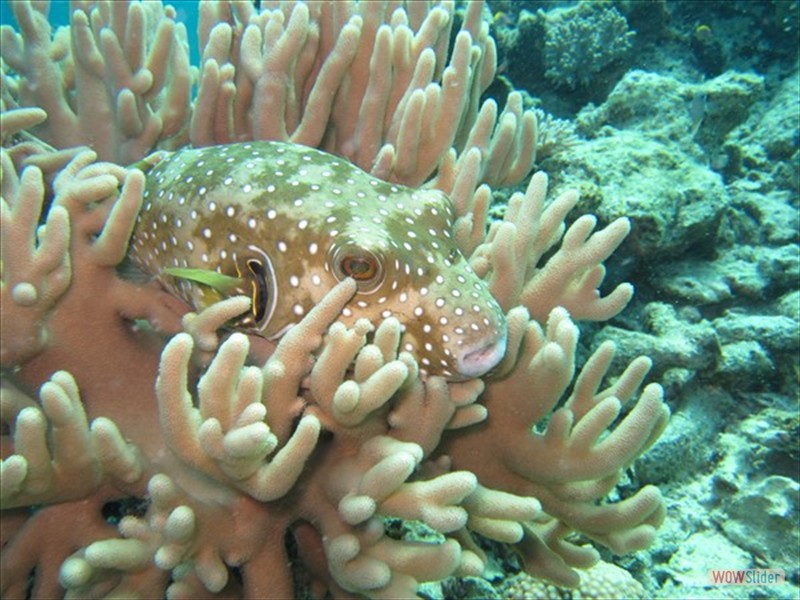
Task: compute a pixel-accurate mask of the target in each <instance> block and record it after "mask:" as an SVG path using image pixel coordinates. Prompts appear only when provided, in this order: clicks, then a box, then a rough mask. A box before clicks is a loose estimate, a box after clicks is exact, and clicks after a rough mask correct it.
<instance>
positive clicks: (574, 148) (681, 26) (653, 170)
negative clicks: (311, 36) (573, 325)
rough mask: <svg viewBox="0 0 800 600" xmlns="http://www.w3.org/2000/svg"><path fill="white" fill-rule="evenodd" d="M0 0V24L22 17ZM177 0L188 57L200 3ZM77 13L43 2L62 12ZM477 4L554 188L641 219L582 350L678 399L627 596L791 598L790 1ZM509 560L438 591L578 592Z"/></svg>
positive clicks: (794, 225) (798, 465) (799, 11)
mask: <svg viewBox="0 0 800 600" xmlns="http://www.w3.org/2000/svg"><path fill="white" fill-rule="evenodd" d="M7 2H8V0H4V1H3V3H2V4H0V8H1V9H2V18H0V22H2V23H3V24H6V23H11V24H13V18H12V16H11V14H10V13H11V11H10V10H9V6H8V4H7ZM169 4H172V5H173V6H175V7H176V8H177V11H178V19H179V20H181V21H183V22H184V23H186V24H187V30H188V31H189V35H190V48H191V52H192V56H191V58H192V63H193V64H197V62H198V56H197V43H196V37H195V36H196V34H195V30H196V26H197V14H196V11H195V8H194V7H195V3H194V2H193V1H192V2H169ZM68 10H69V5H68V3H67V2H52V3H51V12H50V16H51V20H52V22H53V23H54V24H56V25H58V24H66V23H67V22H68V17H67V15H68ZM487 10H488V11H489V13H490V14H487V18H490V19H491V21H492V35H493V37H494V38H495V40H496V41H497V46H498V64H499V65H500V67H499V73H500V75H499V77H498V78H497V80H496V81H495V83H494V84H493V85H492V86H491V87H490V89H489V90H488V91H487V95H488V96H491V97H494V98H496V99H497V100H498V103H499V104H500V105H502V104H503V103H504V100H505V97H506V96H507V94H508V93H509V92H510V91H512V90H519V91H522V92H523V93H524V94H525V101H526V103H527V104H526V107H536V108H537V109H539V111H540V112H539V116H540V127H541V130H540V134H539V135H540V141H541V144H540V149H539V155H538V158H537V170H543V171H545V172H547V173H548V175H549V177H550V181H551V196H552V197H555V196H557V195H558V194H559V193H560V192H562V191H564V190H566V189H569V188H577V189H578V190H579V192H580V196H581V200H580V202H579V204H578V207H577V209H576V210H575V211H574V212H576V213H578V214H583V213H592V214H595V215H597V216H598V219H599V221H600V223H601V224H607V223H610V222H612V221H613V220H614V219H616V218H617V217H620V216H627V217H629V218H630V219H631V221H632V223H633V231H632V234H631V235H630V236H629V237H628V239H627V240H626V241H625V242H624V244H623V245H622V246H621V248H620V249H619V250H618V251H617V252H616V253H615V254H614V255H613V257H612V258H611V259H610V260H609V261H608V262H607V263H606V265H607V267H608V270H609V275H608V277H607V281H606V283H605V286H606V287H607V289H609V290H610V289H613V288H614V286H615V285H617V284H618V283H619V282H621V281H630V282H632V283H633V284H634V286H635V288H636V295H635V297H634V299H633V301H632V302H631V304H630V305H629V306H628V308H627V309H626V310H625V311H624V312H623V313H622V314H621V315H619V316H618V317H616V318H615V319H612V320H611V321H610V322H608V323H602V324H598V325H592V324H585V325H584V326H583V327H582V336H581V341H580V345H581V352H582V354H583V355H584V357H586V356H588V355H589V354H590V352H591V351H592V350H593V349H594V348H596V347H597V346H598V345H599V344H601V343H602V342H603V341H605V340H614V341H615V342H616V343H617V344H618V348H619V351H618V355H617V357H616V359H615V360H616V361H617V362H618V363H619V364H620V365H621V364H626V363H627V362H630V360H632V359H633V358H634V357H636V356H639V355H641V354H644V355H647V356H650V357H651V358H652V359H653V363H654V372H653V373H652V375H651V379H652V380H655V381H661V382H662V384H663V385H664V387H665V393H666V398H667V401H668V403H669V405H670V408H671V410H672V415H673V416H672V418H671V422H670V424H669V425H668V427H667V430H666V432H665V433H664V434H663V435H662V437H661V439H660V440H659V441H658V442H657V443H656V444H655V445H654V446H653V448H651V449H650V450H649V451H648V452H647V453H646V454H645V455H644V456H643V457H642V458H640V459H639V460H638V461H637V462H636V463H635V464H634V465H633V466H632V467H631V469H630V470H629V473H628V479H629V481H628V482H627V484H625V485H622V486H620V488H619V489H618V490H617V492H616V494H617V496H616V497H617V498H620V497H625V494H626V486H629V487H630V488H631V489H636V488H640V487H642V486H643V485H646V484H654V485H658V486H659V487H660V489H661V490H662V493H663V495H664V497H665V498H666V502H667V511H668V512H667V519H666V522H665V523H664V525H663V526H662V528H661V530H660V531H659V533H658V536H657V538H656V541H655V543H654V544H653V546H652V547H651V548H650V549H649V550H646V551H639V552H636V553H632V554H631V555H628V556H624V557H617V556H613V555H611V554H610V553H608V551H607V550H603V552H604V554H603V559H604V560H605V561H607V562H610V563H614V564H616V565H618V566H620V567H622V568H623V569H625V570H626V571H628V572H629V573H630V574H632V575H633V577H634V578H635V579H636V580H637V581H638V582H639V584H640V587H635V588H633V587H632V588H631V590H630V595H631V596H634V595H639V596H640V597H654V598H741V597H750V598H756V597H765V598H766V597H769V598H798V597H800V566H799V565H800V54H799V53H800V2H796V1H790V0H778V1H753V0H739V1H729V0H728V1H725V0H723V1H717V2H715V1H696V2H692V1H673V0H670V1H663V0H647V1H636V0H634V1H624V0H615V1H603V2H545V1H540V2H529V1H518V0H508V1H502V0H488V1H487ZM508 195H510V192H509V194H508ZM508 195H507V194H505V193H504V194H503V196H502V197H501V196H500V195H499V194H498V195H497V197H496V205H495V207H494V209H493V210H494V213H495V216H498V217H499V216H501V215H502V213H503V210H504V204H503V203H504V201H505V199H506V198H507V196H508ZM576 216H577V215H576ZM614 498H615V497H614V494H613V493H612V499H614ZM751 568H765V569H767V568H768V569H783V570H784V572H785V574H786V583H785V584H783V585H779V586H767V585H756V586H748V587H739V586H724V585H720V586H715V585H710V584H709V581H708V572H709V570H712V569H751ZM516 570H518V565H517V564H516V562H515V559H514V557H513V556H510V555H508V554H506V553H504V552H503V549H502V548H500V547H496V548H494V564H493V565H492V568H491V569H490V571H489V573H487V576H486V579H478V578H461V579H458V578H452V579H450V580H448V581H447V582H446V583H445V585H444V588H443V589H444V594H445V596H446V597H448V598H507V597H526V596H527V597H532V596H534V595H538V594H542V593H547V594H548V595H549V597H556V598H558V597H563V598H570V597H572V596H571V595H570V593H571V592H569V591H568V590H559V589H557V588H554V587H552V586H544V585H542V584H533V583H530V584H529V583H526V582H525V581H520V580H517V579H514V577H513V573H514V572H515V571H516ZM526 585H530V586H534V585H538V586H539V587H529V588H526ZM426 589H427V588H423V594H425V593H426ZM545 590H546V591H545ZM427 593H430V594H431V596H432V597H433V595H435V593H438V591H437V592H434V591H431V590H428V591H427ZM598 597H602V594H601V595H599V596H598Z"/></svg>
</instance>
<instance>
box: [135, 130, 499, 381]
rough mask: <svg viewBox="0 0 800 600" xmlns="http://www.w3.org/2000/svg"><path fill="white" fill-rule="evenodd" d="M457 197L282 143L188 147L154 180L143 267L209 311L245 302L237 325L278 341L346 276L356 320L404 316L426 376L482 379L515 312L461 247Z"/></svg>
mask: <svg viewBox="0 0 800 600" xmlns="http://www.w3.org/2000/svg"><path fill="white" fill-rule="evenodd" d="M453 221H454V213H453V207H452V204H451V202H450V200H449V199H448V198H447V196H445V195H444V194H443V193H441V192H439V191H437V190H428V189H420V190H413V189H410V188H406V187H403V186H401V185H396V184H391V183H387V182H384V181H381V180H380V179H376V178H374V177H372V176H371V175H369V174H368V173H365V172H364V171H362V170H360V169H359V168H358V167H356V166H354V165H352V164H350V163H349V162H347V161H346V160H344V159H341V158H339V157H336V156H332V155H330V154H327V153H325V152H322V151H319V150H315V149H311V148H307V147H305V146H299V145H296V144H287V143H282V142H271V141H262V142H247V143H241V144H230V145H225V146H210V147H206V148H184V149H182V150H179V151H177V152H175V153H173V154H171V155H168V156H166V157H165V158H163V159H162V160H160V161H159V162H158V163H157V164H155V166H153V167H152V169H151V170H150V171H149V172H148V173H147V183H146V187H145V192H144V205H143V207H142V210H141V212H140V215H139V218H138V221H137V225H136V228H135V229H134V232H133V237H132V239H131V244H130V256H131V259H132V260H133V261H134V262H135V263H136V264H137V265H138V266H139V267H140V268H141V269H143V270H144V271H145V272H147V273H149V274H150V275H152V276H154V277H156V278H157V279H158V280H159V281H160V282H161V283H162V284H163V285H164V286H165V287H166V289H167V290H168V291H169V292H170V293H172V294H174V295H175V296H177V297H179V298H181V299H182V300H184V301H185V302H187V303H188V304H189V305H191V306H192V307H193V308H194V309H195V310H201V309H203V308H205V307H206V306H209V305H211V304H213V303H214V302H217V301H219V300H220V299H223V298H226V297H230V296H233V295H238V294H246V295H248V296H250V297H251V298H252V301H253V302H252V310H251V311H250V313H248V314H247V315H245V316H243V317H242V318H241V319H239V320H238V321H236V322H235V323H232V324H231V325H232V327H234V328H236V329H239V330H242V331H246V332H248V333H253V334H257V335H261V336H263V337H266V338H268V339H277V338H279V337H281V336H282V335H283V334H284V333H286V331H287V330H288V329H289V328H290V327H292V326H293V325H295V324H297V323H298V322H299V321H300V319H302V318H303V316H304V315H305V314H306V313H308V311H309V310H311V308H313V307H314V305H315V304H317V303H318V302H319V301H320V300H321V299H322V297H323V296H324V295H325V294H326V293H327V292H328V291H330V289H331V288H333V287H334V286H335V285H336V284H337V283H338V282H339V281H341V280H343V279H345V278H347V277H351V278H353V279H354V280H355V281H356V283H357V284H358V291H357V293H356V295H355V296H354V298H353V299H352V300H351V301H350V302H349V303H348V305H347V306H346V307H345V308H344V309H343V311H342V315H341V320H342V321H343V322H345V323H346V324H350V323H353V322H355V321H356V320H357V319H359V318H367V319H369V320H370V321H371V322H372V323H373V324H374V325H376V326H377V325H378V324H379V323H380V322H381V321H382V320H384V319H386V318H389V317H395V318H397V319H398V320H399V321H400V323H401V325H402V327H403V336H402V338H401V347H402V349H403V350H405V351H407V352H409V353H411V354H412V355H413V356H414V358H415V359H416V360H417V361H418V363H419V365H420V371H421V372H422V373H423V375H441V376H443V377H445V378H447V379H449V380H463V379H470V378H474V377H479V376H481V375H483V374H484V373H486V372H488V371H489V370H491V369H492V368H493V367H494V366H495V365H496V364H497V363H498V362H499V361H500V359H501V358H502V357H503V355H504V354H505V349H506V337H507V326H506V320H505V315H504V314H503V312H502V310H501V308H500V306H499V305H498V304H497V302H496V301H495V299H494V298H493V297H492V295H491V294H490V293H489V290H488V288H487V286H486V284H485V283H484V281H483V280H482V279H480V278H479V277H478V276H477V275H475V273H474V272H473V271H472V269H471V268H470V266H469V264H468V263H467V260H466V259H465V258H464V256H463V255H462V254H461V252H460V251H459V250H458V248H457V246H456V244H455V241H454V240H453V238H452V230H453Z"/></svg>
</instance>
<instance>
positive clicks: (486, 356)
mask: <svg viewBox="0 0 800 600" xmlns="http://www.w3.org/2000/svg"><path fill="white" fill-rule="evenodd" d="M507 343H508V333H507V332H505V331H504V332H503V333H502V334H500V335H498V337H497V338H495V339H494V340H490V341H488V342H487V341H485V340H482V341H481V343H480V344H479V345H477V346H476V347H473V348H466V349H465V350H464V352H462V353H461V354H460V355H459V356H457V357H456V360H457V371H458V375H459V376H460V378H463V379H473V378H475V377H480V376H481V375H484V374H486V373H488V372H489V371H491V370H492V369H493V368H494V367H496V366H497V364H498V363H499V362H500V361H501V360H502V359H503V356H505V354H506V344H507Z"/></svg>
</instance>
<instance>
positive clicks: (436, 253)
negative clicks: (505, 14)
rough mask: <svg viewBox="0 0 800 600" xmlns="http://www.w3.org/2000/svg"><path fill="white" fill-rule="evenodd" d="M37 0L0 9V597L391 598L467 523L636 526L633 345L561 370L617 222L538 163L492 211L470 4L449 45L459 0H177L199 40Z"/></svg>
mask: <svg viewBox="0 0 800 600" xmlns="http://www.w3.org/2000/svg"><path fill="white" fill-rule="evenodd" d="M46 4H47V3H43V2H31V1H29V0H17V1H14V2H12V3H11V7H12V9H13V11H14V15H15V18H16V20H17V23H18V26H19V31H16V30H14V29H11V28H10V27H4V28H3V30H2V48H3V64H2V67H3V72H2V115H0V118H1V119H2V122H1V123H0V124H1V125H2V325H3V330H2V368H3V371H2V374H3V377H2V411H3V413H2V417H3V422H4V430H3V447H2V448H3V461H2V470H1V471H0V474H1V475H2V491H1V492H0V494H1V495H0V499H1V500H2V509H3V510H2V536H3V544H4V545H3V549H2V561H1V563H0V564H1V566H2V571H1V572H0V574H1V575H2V596H3V597H4V598H25V597H35V598H55V597H63V596H68V597H77V596H81V597H108V596H112V597H139V598H158V597H164V596H165V595H167V596H169V597H170V598H189V597H225V598H232V597H237V598H270V597H274V598H293V597H296V595H297V594H300V593H302V594H305V595H307V596H309V597H316V598H321V597H324V596H325V594H326V593H329V594H330V595H332V596H333V597H335V598H351V597H360V596H363V597H370V598H411V597H414V596H415V595H416V593H417V590H418V586H419V585H420V584H421V583H423V582H439V581H442V580H444V579H446V578H448V577H450V576H463V575H480V574H481V573H482V572H483V571H484V568H485V566H486V561H487V556H486V554H485V551H484V548H485V547H486V546H485V544H486V540H495V541H497V542H502V543H505V544H509V545H511V546H512V547H513V548H514V549H515V550H516V552H517V554H518V555H519V560H520V564H521V565H522V566H524V569H525V570H526V571H527V572H528V573H531V574H533V575H535V576H537V577H539V578H543V579H546V580H549V581H552V582H555V583H558V584H560V585H565V586H579V585H581V576H580V574H579V573H580V570H582V569H586V568H588V567H590V566H592V565H593V564H594V563H596V562H597V561H598V559H599V554H598V551H597V550H596V549H595V548H594V547H593V545H592V542H595V543H598V544H601V545H603V546H606V547H608V548H610V549H611V550H613V551H614V552H616V553H624V552H628V551H631V550H635V549H639V548H643V547H645V546H647V545H648V544H649V543H650V542H651V541H652V539H653V537H654V535H655V531H656V528H657V527H658V526H659V524H660V523H661V521H662V519H663V517H664V503H663V500H662V498H661V496H660V494H659V492H658V490H657V489H655V488H653V487H651V486H647V487H645V488H643V489H640V490H639V491H638V492H636V493H635V494H633V495H631V496H629V497H626V498H624V499H622V500H620V501H618V502H613V503H611V502H607V501H603V499H604V498H605V497H606V495H607V494H608V493H609V492H610V491H611V490H612V489H613V488H614V487H615V485H616V483H617V482H618V480H619V478H620V476H621V474H622V472H623V470H624V469H625V468H626V467H627V466H628V465H630V464H631V463H632V461H634V460H635V459H636V458H637V457H638V456H639V455H641V453H642V452H644V451H645V450H646V449H647V448H648V447H649V446H650V445H651V444H652V443H653V442H654V440H655V439H656V438H657V437H658V436H659V434H660V433H661V431H662V430H663V428H664V426H665V424H666V421H667V418H668V411H667V409H666V407H665V405H664V403H663V401H662V392H661V389H660V387H659V386H658V385H656V384H649V385H646V386H644V387H643V388H642V385H643V383H644V380H645V377H646V374H647V372H648V370H649V367H650V362H649V360H648V359H647V358H644V357H641V358H639V359H636V360H634V361H633V362H632V363H631V364H630V365H629V366H628V368H627V369H625V370H624V372H623V373H622V374H621V375H620V376H619V377H617V378H616V379H615V380H614V382H613V384H612V385H610V386H608V387H603V383H602V382H603V379H604V377H605V375H606V373H607V371H608V370H609V367H610V363H611V360H612V357H613V354H614V348H613V345H612V344H610V343H607V344H603V345H601V346H600V347H599V348H598V349H597V350H596V351H595V352H594V354H593V355H592V356H591V357H590V358H589V359H588V361H586V363H585V365H584V366H583V367H582V368H581V369H580V372H578V373H576V366H575V361H576V358H575V352H576V345H577V340H578V327H577V325H576V324H575V320H599V321H602V320H607V319H609V318H611V317H613V316H614V315H616V314H618V313H619V312H620V311H621V310H622V309H623V308H624V307H625V305H626V304H627V302H628V301H629V300H630V298H631V295H632V287H631V286H630V285H627V284H623V285H620V286H618V287H617V288H616V289H614V290H612V291H611V292H610V293H609V294H607V295H604V296H601V295H600V293H599V292H598V286H599V285H600V284H601V282H602V280H603V276H604V268H603V265H602V263H603V261H604V260H605V259H607V258H608V257H609V255H610V254H611V253H612V252H613V251H614V250H615V248H617V246H618V245H619V244H620V243H621V242H622V240H623V239H624V238H625V236H626V235H627V233H628V230H629V224H628V221H627V220H626V219H620V220H617V221H615V222H612V223H610V224H609V225H608V226H607V227H605V228H604V229H601V230H599V231H595V220H594V218H592V217H590V216H583V217H580V218H578V219H577V220H576V221H574V223H572V225H571V226H569V228H565V224H564V220H565V217H566V214H567V212H569V211H570V210H571V209H572V208H573V207H574V206H575V204H576V202H577V195H576V194H574V193H565V194H563V195H561V196H560V197H558V198H556V199H554V200H552V201H551V202H549V203H546V202H545V192H546V188H547V178H546V176H545V175H544V174H543V173H536V174H534V175H533V177H532V178H531V179H530V183H529V184H528V186H527V190H526V191H525V192H524V193H523V192H518V193H515V194H513V195H512V197H511V199H510V201H509V204H508V210H507V211H506V213H505V216H504V218H503V220H502V221H496V222H490V219H489V218H488V208H489V204H490V201H491V197H492V188H499V187H503V186H510V185H515V184H517V183H519V182H521V181H522V180H523V179H524V178H525V177H526V176H527V175H528V174H529V173H530V171H531V170H532V166H533V163H534V159H535V147H536V139H537V131H536V129H537V122H536V117H535V114H534V113H533V112H532V111H524V110H523V109H522V101H521V97H520V96H519V95H518V94H516V93H512V94H511V95H510V96H509V98H508V101H507V104H506V106H505V108H504V109H503V110H502V112H499V114H498V108H497V106H496V104H495V103H494V102H493V101H491V100H487V101H485V102H483V103H482V104H481V103H480V102H479V98H480V95H481V92H482V91H483V90H485V89H486V87H487V86H488V85H489V83H490V82H491V81H492V79H493V78H494V73H495V68H496V60H495V58H496V53H495V45H494V41H493V40H492V39H491V37H489V35H488V25H487V23H486V22H484V21H483V20H482V18H481V17H482V10H483V6H482V3H481V2H470V3H468V5H467V7H466V12H465V14H464V15H463V23H462V25H461V28H460V30H459V31H457V32H455V35H454V36H453V39H454V44H453V45H452V49H451V51H450V52H449V53H448V42H449V40H450V39H451V30H452V29H453V27H454V10H455V7H454V4H453V2H448V1H443V2H440V3H434V4H433V5H429V3H427V2H410V3H407V4H404V3H402V2H387V3H378V2H366V3H355V2H349V1H337V2H315V3H303V2H281V3H279V2H268V1H262V2H261V5H262V6H261V8H260V9H256V8H254V6H253V5H252V3H250V2H244V1H242V2H236V1H231V0H219V1H201V2H200V4H199V17H200V22H199V40H200V52H201V56H202V59H201V63H200V67H199V68H198V67H195V66H191V65H190V64H189V54H188V45H187V35H186V31H185V28H184V26H183V25H182V24H180V23H178V22H177V21H176V20H175V11H174V9H173V8H171V7H170V6H169V5H162V4H161V3H160V2H147V3H144V2H136V1H131V2H123V1H114V2H108V1H97V2H91V1H80V2H75V3H74V4H73V6H72V14H71V16H70V23H69V27H64V28H59V29H58V30H57V31H53V30H52V28H51V26H50V25H49V24H48V21H47V12H46V11H47V8H46ZM640 388H642V389H641V391H640ZM626 405H627V406H626ZM623 407H626V408H625V409H623ZM623 410H625V414H624V416H621V414H622V413H623ZM398 524H405V525H404V527H399V528H398Z"/></svg>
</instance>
